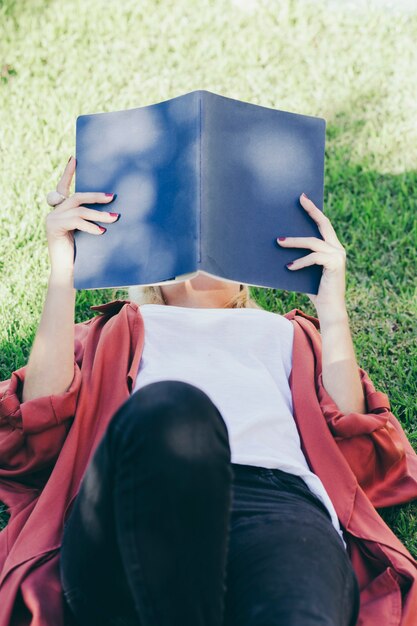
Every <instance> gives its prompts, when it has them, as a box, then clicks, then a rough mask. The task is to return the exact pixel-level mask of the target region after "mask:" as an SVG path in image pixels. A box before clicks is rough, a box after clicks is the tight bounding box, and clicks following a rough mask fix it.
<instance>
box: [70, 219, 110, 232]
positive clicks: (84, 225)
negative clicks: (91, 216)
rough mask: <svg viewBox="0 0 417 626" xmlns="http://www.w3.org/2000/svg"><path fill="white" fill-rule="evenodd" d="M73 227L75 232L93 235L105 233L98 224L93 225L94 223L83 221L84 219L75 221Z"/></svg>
mask: <svg viewBox="0 0 417 626" xmlns="http://www.w3.org/2000/svg"><path fill="white" fill-rule="evenodd" d="M71 226H73V230H75V229H77V230H83V231H84V232H86V233H91V234H92V235H102V234H103V233H104V232H105V231H103V230H102V229H101V228H100V226H97V224H93V222H89V221H87V220H83V219H82V218H77V219H75V220H74V221H73V222H72V223H71Z"/></svg>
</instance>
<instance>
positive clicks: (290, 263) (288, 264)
mask: <svg viewBox="0 0 417 626" xmlns="http://www.w3.org/2000/svg"><path fill="white" fill-rule="evenodd" d="M290 265H294V261H290V262H289V263H287V265H286V267H289V266H290Z"/></svg>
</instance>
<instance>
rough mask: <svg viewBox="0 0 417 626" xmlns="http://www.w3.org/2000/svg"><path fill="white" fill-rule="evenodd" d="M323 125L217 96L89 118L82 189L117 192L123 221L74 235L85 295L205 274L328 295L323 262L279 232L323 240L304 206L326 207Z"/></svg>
mask: <svg viewBox="0 0 417 626" xmlns="http://www.w3.org/2000/svg"><path fill="white" fill-rule="evenodd" d="M325 127H326V121H325V120H324V119H323V118H319V117H314V116H308V115H301V114H297V113H292V112H288V111H281V110H278V109H273V108H268V107H264V106H260V105H256V104H252V103H248V102H243V101H240V100H236V99H233V98H227V97H225V96H222V95H218V94H215V93H212V92H209V91H206V90H197V91H192V92H190V93H187V94H185V95H181V96H178V97H175V98H172V99H170V100H165V101H163V102H160V103H157V104H151V105H148V106H144V107H139V108H134V109H128V110H124V111H112V112H105V113H93V114H89V115H80V116H78V118H77V123H76V159H77V167H76V174H75V176H76V179H75V191H77V192H78V191H81V192H82V191H103V192H112V193H115V194H116V198H115V200H114V201H113V202H111V204H110V205H102V204H100V203H98V204H85V205H84V206H87V207H89V208H94V209H97V210H102V211H114V212H118V213H121V217H120V219H119V220H118V221H117V222H115V223H113V224H108V223H106V224H104V223H101V222H94V223H97V224H99V225H105V227H106V228H107V232H106V233H104V234H103V235H92V234H90V233H86V232H84V231H80V230H75V231H74V247H75V259H74V287H75V288H76V289H100V288H108V287H128V286H130V285H158V284H169V283H173V282H176V281H181V280H186V279H187V278H192V277H193V276H195V275H196V274H197V272H205V273H207V274H210V275H212V276H213V277H216V278H219V279H220V280H230V281H232V282H237V283H246V284H249V285H253V286H259V287H267V288H276V289H286V290H289V291H299V292H304V293H312V294H317V291H318V286H319V283H320V278H321V274H322V266H319V265H314V266H310V267H307V268H302V269H300V270H297V271H296V272H291V270H288V269H287V268H286V267H285V265H286V263H288V262H289V261H291V260H294V259H296V258H300V257H302V256H305V255H307V254H310V253H311V250H310V249H302V248H292V249H291V248H282V247H280V246H279V245H278V244H277V242H276V238H277V237H278V236H296V237H309V236H313V237H318V238H320V239H322V237H321V235H320V232H319V230H318V227H317V225H316V224H315V222H314V221H313V220H312V219H311V217H310V216H309V215H308V214H307V212H306V211H305V209H304V208H303V207H302V206H301V204H300V202H299V196H300V195H301V193H302V192H303V191H304V192H305V193H306V194H307V195H308V196H309V198H311V199H312V200H313V202H314V203H315V204H316V206H317V207H318V208H319V209H320V210H323V194H324V149H325Z"/></svg>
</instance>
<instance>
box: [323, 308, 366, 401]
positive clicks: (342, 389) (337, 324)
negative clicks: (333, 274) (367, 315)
mask: <svg viewBox="0 0 417 626" xmlns="http://www.w3.org/2000/svg"><path fill="white" fill-rule="evenodd" d="M319 320H320V333H321V338H322V376H323V386H324V388H325V389H326V391H327V393H328V394H329V395H330V396H331V398H332V399H333V400H334V402H335V403H336V405H337V406H338V408H339V410H340V411H342V413H366V401H365V397H364V393H363V389H362V383H361V380H360V374H359V368H358V364H357V362H356V355H355V349H354V346H353V341H352V336H351V333H350V328H349V317H348V314H347V311H346V310H342V311H341V312H340V314H339V315H334V316H333V318H332V317H329V318H327V319H326V317H324V318H321V317H320V316H319Z"/></svg>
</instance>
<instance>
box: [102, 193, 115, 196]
mask: <svg viewBox="0 0 417 626" xmlns="http://www.w3.org/2000/svg"><path fill="white" fill-rule="evenodd" d="M104 195H105V196H114V193H105V194H104Z"/></svg>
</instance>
